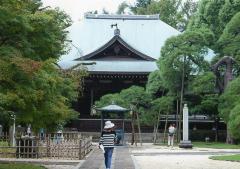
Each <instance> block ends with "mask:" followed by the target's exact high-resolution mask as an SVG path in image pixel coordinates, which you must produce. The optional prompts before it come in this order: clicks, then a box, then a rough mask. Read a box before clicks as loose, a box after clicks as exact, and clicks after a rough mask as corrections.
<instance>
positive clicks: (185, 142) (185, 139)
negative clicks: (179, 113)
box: [179, 104, 193, 148]
mask: <svg viewBox="0 0 240 169" xmlns="http://www.w3.org/2000/svg"><path fill="white" fill-rule="evenodd" d="M192 146H193V145H192V143H191V141H190V140H189V139H188V107H187V104H184V107H183V140H181V141H180V144H179V147H180V148H192Z"/></svg>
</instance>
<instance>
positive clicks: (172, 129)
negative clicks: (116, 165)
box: [168, 124, 175, 147]
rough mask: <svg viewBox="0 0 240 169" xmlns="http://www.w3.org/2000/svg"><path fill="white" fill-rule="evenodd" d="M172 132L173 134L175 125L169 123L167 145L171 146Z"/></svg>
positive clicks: (172, 140)
mask: <svg viewBox="0 0 240 169" xmlns="http://www.w3.org/2000/svg"><path fill="white" fill-rule="evenodd" d="M174 134H175V125H174V124H170V126H169V128H168V146H172V147H173V142H174Z"/></svg>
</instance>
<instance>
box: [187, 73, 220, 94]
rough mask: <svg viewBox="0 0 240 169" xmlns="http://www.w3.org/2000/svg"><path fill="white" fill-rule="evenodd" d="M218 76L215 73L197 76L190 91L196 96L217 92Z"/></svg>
mask: <svg viewBox="0 0 240 169" xmlns="http://www.w3.org/2000/svg"><path fill="white" fill-rule="evenodd" d="M215 85H216V76H215V75H214V73H213V72H205V73H204V74H202V75H198V76H196V77H195V78H194V79H193V81H192V83H191V84H190V91H192V92H193V93H194V94H198V95H199V94H204V93H205V94H209V93H213V92H214V91H215V87H216V86H215Z"/></svg>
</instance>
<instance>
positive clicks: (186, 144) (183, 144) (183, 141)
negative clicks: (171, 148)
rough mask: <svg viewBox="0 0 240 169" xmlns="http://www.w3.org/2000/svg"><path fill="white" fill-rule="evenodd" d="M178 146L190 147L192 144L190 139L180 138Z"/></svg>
mask: <svg viewBox="0 0 240 169" xmlns="http://www.w3.org/2000/svg"><path fill="white" fill-rule="evenodd" d="M179 147H180V148H192V147H193V145H192V142H191V141H190V140H188V141H185V140H182V141H180V144H179Z"/></svg>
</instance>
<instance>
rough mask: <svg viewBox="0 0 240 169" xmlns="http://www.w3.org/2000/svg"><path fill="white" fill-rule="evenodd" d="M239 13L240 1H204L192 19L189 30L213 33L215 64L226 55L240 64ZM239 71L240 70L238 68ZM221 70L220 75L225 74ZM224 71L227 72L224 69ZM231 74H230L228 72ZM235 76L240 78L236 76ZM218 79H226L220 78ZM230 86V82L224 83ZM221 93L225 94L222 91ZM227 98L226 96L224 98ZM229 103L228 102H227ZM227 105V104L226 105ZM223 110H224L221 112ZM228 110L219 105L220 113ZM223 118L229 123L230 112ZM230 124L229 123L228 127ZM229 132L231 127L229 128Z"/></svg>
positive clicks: (212, 42) (229, 140) (211, 40)
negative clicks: (202, 30)
mask: <svg viewBox="0 0 240 169" xmlns="http://www.w3.org/2000/svg"><path fill="white" fill-rule="evenodd" d="M239 11H240V1H239V0H219V1H210V0H202V1H201V3H200V5H199V10H198V12H197V13H196V15H195V16H194V17H193V18H192V19H191V21H190V24H189V26H188V29H189V30H197V29H201V28H203V27H204V28H206V29H208V30H209V32H212V34H213V38H211V39H209V44H208V47H209V48H211V49H214V51H215V53H216V58H214V59H213V64H214V63H215V62H217V63H218V62H221V61H222V60H224V57H226V56H224V55H227V56H229V55H230V56H231V57H233V58H234V59H235V60H236V61H237V62H239V57H238V55H239V50H238V47H237V46H238V45H237V44H238V42H239V40H238V39H239V35H238V34H239V33H238V30H239V24H238V23H239V14H238V13H239ZM237 69H239V68H237ZM221 70H222V69H219V75H221V74H224V73H222V72H221ZM222 71H225V70H224V69H223V70H222ZM228 73H229V72H228ZM235 76H238V75H237V74H235ZM218 78H221V79H224V78H223V77H221V76H219V77H218ZM224 84H228V82H224ZM220 92H224V91H223V90H221V89H220ZM223 97H225V96H223ZM225 101H226V102H228V101H227V100H225ZM224 104H225V103H224ZM220 109H223V110H220ZM225 110H226V108H225V107H222V106H221V105H219V111H220V112H225ZM221 114H224V116H222V117H223V118H224V119H225V121H226V122H227V121H228V119H229V116H230V111H228V113H221ZM228 124H229V123H227V125H228ZM227 130H229V127H227ZM227 133H228V137H227V139H226V141H227V142H232V140H231V138H230V137H229V136H230V135H229V133H230V131H227Z"/></svg>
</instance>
